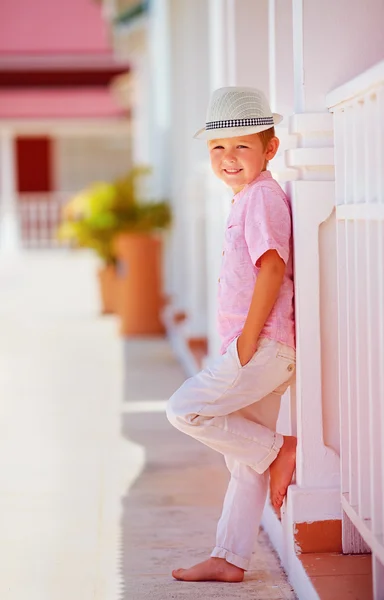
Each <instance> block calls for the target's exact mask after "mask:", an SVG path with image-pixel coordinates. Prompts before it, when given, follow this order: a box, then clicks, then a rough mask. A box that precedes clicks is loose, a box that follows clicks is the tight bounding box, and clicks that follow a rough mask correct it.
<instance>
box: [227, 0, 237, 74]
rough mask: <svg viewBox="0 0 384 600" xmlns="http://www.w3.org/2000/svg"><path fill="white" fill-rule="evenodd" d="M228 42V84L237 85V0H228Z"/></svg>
mask: <svg viewBox="0 0 384 600" xmlns="http://www.w3.org/2000/svg"><path fill="white" fill-rule="evenodd" d="M226 18H227V23H226V25H227V27H226V29H227V44H228V85H236V71H237V68H236V67H237V65H236V7H235V0H227V11H226Z"/></svg>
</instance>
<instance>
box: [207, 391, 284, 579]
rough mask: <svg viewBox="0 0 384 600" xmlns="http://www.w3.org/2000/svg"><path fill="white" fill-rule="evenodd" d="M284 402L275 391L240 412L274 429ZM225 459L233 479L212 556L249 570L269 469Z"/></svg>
mask: <svg viewBox="0 0 384 600" xmlns="http://www.w3.org/2000/svg"><path fill="white" fill-rule="evenodd" d="M280 403H281V397H280V396H279V395H277V394H273V393H272V394H269V395H268V396H266V397H265V398H262V399H261V400H260V401H259V402H256V403H255V404H252V405H251V406H248V407H247V408H245V409H243V410H241V411H239V413H240V414H241V415H242V416H243V417H245V418H247V419H249V420H250V421H252V422H254V423H259V424H260V425H264V426H265V427H268V428H269V429H271V430H273V431H274V430H275V429H276V422H277V418H278V415H279V410H280ZM225 462H226V464H227V467H228V469H229V472H230V473H231V479H230V481H229V485H228V489H227V493H226V495H225V499H224V504H223V511H222V514H221V517H220V520H219V523H218V526H217V535H216V547H215V548H214V550H213V552H212V554H211V556H216V557H220V558H225V559H226V561H227V562H230V563H232V564H234V565H236V566H238V567H240V568H242V569H245V570H247V569H248V567H249V561H250V559H251V556H252V552H253V549H254V546H255V541H256V539H257V534H258V531H259V527H260V522H261V517H262V514H263V510H264V505H265V500H266V497H267V491H268V479H269V472H268V470H267V471H265V472H264V473H262V474H259V473H257V472H256V471H255V470H254V469H252V468H251V467H248V466H247V465H244V464H242V463H240V462H238V461H236V460H233V459H232V458H231V457H228V456H226V457H225Z"/></svg>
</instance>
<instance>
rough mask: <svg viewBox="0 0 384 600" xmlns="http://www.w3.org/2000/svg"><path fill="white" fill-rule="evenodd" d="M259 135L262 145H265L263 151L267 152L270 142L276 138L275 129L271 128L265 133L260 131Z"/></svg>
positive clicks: (265, 130)
mask: <svg viewBox="0 0 384 600" xmlns="http://www.w3.org/2000/svg"><path fill="white" fill-rule="evenodd" d="M257 135H258V136H259V138H260V139H261V143H262V144H263V150H265V149H266V147H267V144H268V142H269V140H271V139H272V138H273V137H276V133H275V128H274V127H270V128H269V129H264V131H260V133H258V134H257Z"/></svg>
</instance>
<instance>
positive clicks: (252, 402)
mask: <svg viewBox="0 0 384 600" xmlns="http://www.w3.org/2000/svg"><path fill="white" fill-rule="evenodd" d="M281 119H282V117H281V116H280V115H277V114H272V113H271V109H270V107H269V104H268V101H267V99H266V98H265V96H264V94H263V93H262V92H260V91H259V90H256V89H252V88H239V87H227V88H220V89H218V90H216V91H215V92H214V93H213V95H212V99H211V103H210V106H209V108H208V116H207V123H206V127H205V128H204V129H201V130H199V131H198V132H197V133H196V135H195V137H197V138H200V139H206V140H208V149H209V154H210V159H211V165H212V169H213V171H214V173H215V174H216V175H217V176H218V177H219V178H220V179H222V180H223V181H224V182H225V183H226V184H227V185H229V186H230V187H231V188H232V190H233V193H234V197H233V200H232V206H231V212H230V215H229V218H228V222H227V228H226V231H225V236H224V249H223V259H222V267H221V272H220V278H219V290H218V294H219V297H218V307H219V308H218V325H219V333H220V336H221V338H222V348H221V357H220V358H219V359H217V360H216V361H214V362H213V364H211V365H210V366H209V367H207V368H206V369H204V370H203V371H201V372H200V373H198V374H197V375H196V376H194V377H191V378H190V379H188V380H187V381H186V382H185V383H184V384H183V385H182V386H181V388H180V389H179V390H177V391H176V392H175V394H174V395H173V396H172V397H171V398H170V400H169V402H168V407H167V417H168V419H169V421H170V422H171V423H172V424H173V425H174V426H175V427H177V428H178V429H180V430H181V431H183V432H185V433H187V434H188V435H191V436H192V437H194V438H196V439H198V440H200V441H201V442H202V443H204V444H206V445H207V446H210V447H211V448H213V449H215V450H217V451H218V452H221V453H222V454H223V455H224V457H225V461H226V464H227V466H228V469H229V471H230V473H231V479H230V482H229V486H228V490H227V493H226V496H225V500H224V506H223V512H222V515H221V518H220V521H219V524H218V529H217V536H216V547H215V548H214V550H213V552H212V554H211V557H210V558H209V559H208V560H206V561H204V562H202V563H199V564H198V565H195V566H193V567H191V568H189V569H177V570H175V571H173V572H172V575H173V576H174V577H175V579H179V580H183V581H207V580H214V581H226V582H240V581H242V580H243V578H244V571H245V570H247V569H248V567H249V561H250V558H251V555H252V551H253V547H254V543H255V539H256V537H257V533H258V529H259V525H260V520H261V516H262V512H263V508H264V504H265V499H266V495H267V488H268V475H269V478H270V497H271V502H272V504H273V506H274V507H275V508H276V509H278V508H280V507H281V505H282V503H283V499H284V496H285V495H286V492H287V488H288V485H289V484H290V482H291V479H292V475H293V472H294V469H295V461H296V438H294V437H292V436H282V435H280V434H278V433H275V427H276V420H277V417H278V412H279V408H280V399H281V395H282V394H283V393H284V391H285V390H286V388H287V387H288V385H289V382H290V379H291V377H292V375H293V372H294V368H295V340H294V316H293V268H292V237H291V214H290V205H289V202H288V200H287V198H286V196H285V194H284V192H283V190H282V189H281V188H280V186H279V185H278V183H277V182H276V181H274V180H273V179H272V176H271V174H270V172H269V171H267V170H266V168H267V164H268V161H269V160H271V159H272V158H273V157H274V156H275V154H276V152H277V150H278V147H279V140H278V139H277V137H276V136H275V130H274V125H275V124H277V123H279V122H280V121H281Z"/></svg>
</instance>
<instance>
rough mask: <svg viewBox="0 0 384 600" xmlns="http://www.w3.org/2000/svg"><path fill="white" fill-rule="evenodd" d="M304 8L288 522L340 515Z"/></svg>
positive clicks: (295, 165)
mask: <svg viewBox="0 0 384 600" xmlns="http://www.w3.org/2000/svg"><path fill="white" fill-rule="evenodd" d="M304 3H305V8H306V11H307V6H308V5H309V4H311V3H312V0H309V1H308V2H307V1H306V0H293V5H292V8H293V74H294V82H293V83H294V96H293V102H294V112H295V113H296V114H292V115H291V116H290V118H289V131H290V134H291V135H293V136H295V137H296V138H297V147H296V148H291V149H288V150H287V151H286V166H287V167H288V168H289V169H292V170H294V171H296V177H295V178H296V181H291V182H290V183H289V184H288V185H287V190H288V193H289V196H290V198H291V202H292V213H293V228H294V244H295V252H294V256H295V309H296V342H297V376H296V398H295V401H296V411H297V423H296V428H297V436H298V451H297V463H296V485H295V486H291V487H290V489H289V494H288V512H287V515H288V516H287V518H288V519H291V520H292V521H293V523H298V522H304V521H323V520H324V521H325V520H329V519H340V516H341V512H340V499H339V485H340V460H339V455H338V450H339V443H338V439H337V438H335V436H334V435H333V425H332V424H333V423H337V422H338V396H337V394H338V378H337V372H336V370H335V369H333V366H332V362H329V360H328V356H330V355H332V356H333V357H334V358H335V349H337V338H336V339H333V340H332V339H330V338H329V336H328V331H329V327H330V326H331V327H333V328H334V330H335V331H337V321H336V322H335V319H337V315H336V311H335V306H336V296H337V290H336V280H335V279H334V278H333V277H332V276H331V277H330V274H331V275H332V273H333V272H334V268H333V266H334V265H333V263H332V260H334V256H333V255H332V254H331V255H330V254H329V252H328V248H329V247H335V235H336V229H335V221H334V215H333V207H334V157H333V121H332V116H331V115H329V114H328V111H327V110H326V106H325V103H324V104H323V106H322V107H321V111H319V112H311V111H309V110H308V104H307V101H306V95H307V92H306V85H307V75H308V76H309V77H311V76H312V75H314V74H316V76H317V72H319V71H320V77H321V72H322V68H323V65H322V61H320V63H319V62H318V57H319V56H320V55H321V51H320V47H319V43H320V39H318V40H317V36H316V31H317V29H318V28H319V25H318V24H316V25H315V23H314V24H313V26H314V27H315V26H316V28H317V29H316V31H315V29H313V28H312V29H308V27H306V21H305V15H306V12H305V11H304ZM319 12H322V11H319V10H317V13H319ZM325 30H326V28H325ZM313 39H315V40H316V41H315V43H314V42H313ZM311 45H316V47H317V52H316V57H317V59H316V60H317V62H316V61H315V60H314V56H315V55H314V54H313V55H311V59H310V61H309V63H308V68H309V70H310V74H308V73H307V67H304V64H305V63H306V61H308V60H309V56H308V53H309V48H308V47H310V46H311ZM312 49H313V47H312ZM282 51H283V49H281V50H280V52H282ZM324 68H325V65H324ZM327 68H328V67H327ZM304 74H305V78H304ZM319 108H320V107H319ZM295 178H294V177H292V179H295Z"/></svg>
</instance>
